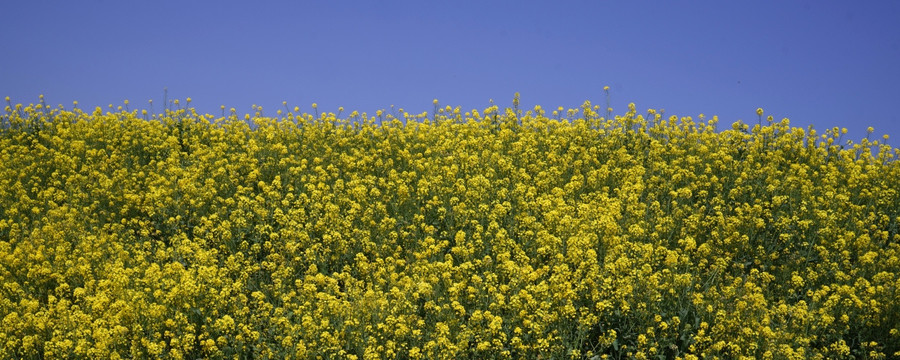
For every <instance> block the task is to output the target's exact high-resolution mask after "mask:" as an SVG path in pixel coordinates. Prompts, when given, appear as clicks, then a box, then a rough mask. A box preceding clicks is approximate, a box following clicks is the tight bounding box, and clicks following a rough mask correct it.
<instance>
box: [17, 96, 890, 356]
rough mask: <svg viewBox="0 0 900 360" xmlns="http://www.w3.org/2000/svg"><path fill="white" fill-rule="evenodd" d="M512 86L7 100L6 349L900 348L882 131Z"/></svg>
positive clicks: (261, 352) (715, 352) (784, 351)
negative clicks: (377, 97)
mask: <svg viewBox="0 0 900 360" xmlns="http://www.w3.org/2000/svg"><path fill="white" fill-rule="evenodd" d="M603 89H604V91H606V92H607V95H608V90H609V88H608V87H604V88H603ZM514 101H515V104H514V105H515V106H514V107H513V108H508V109H500V108H499V107H498V106H496V105H493V103H492V106H491V107H488V108H486V109H483V110H476V109H473V110H470V111H463V110H461V109H460V108H459V107H456V108H452V107H449V106H448V107H445V108H440V107H438V102H437V100H434V106H435V111H434V112H433V113H431V114H429V113H424V114H411V113H407V112H405V111H403V110H402V109H400V110H399V111H396V110H394V109H393V108H392V109H391V110H389V111H378V112H377V113H376V114H374V115H369V114H366V113H360V112H356V111H354V112H352V113H351V114H350V115H349V117H348V118H339V117H338V116H339V115H336V114H334V113H330V112H319V109H318V106H317V105H316V104H312V108H313V109H315V110H316V111H315V114H306V113H299V107H293V112H289V111H290V108H289V107H288V106H287V104H286V103H283V104H282V105H284V110H283V111H281V110H279V112H278V113H277V115H278V117H277V118H270V117H265V116H263V114H262V108H261V107H256V106H255V107H254V110H255V111H256V113H255V114H246V115H245V116H239V115H238V114H237V113H236V112H235V110H234V109H231V111H230V114H226V113H225V111H224V109H225V108H224V107H222V112H223V113H222V117H218V118H217V117H214V116H211V115H201V114H198V113H196V111H195V110H194V109H193V108H190V107H187V108H181V107H178V109H177V110H167V111H166V112H165V113H163V114H159V115H149V116H148V115H147V112H146V111H139V110H128V109H127V106H126V110H124V111H123V110H119V111H117V112H112V111H106V112H105V111H104V110H103V109H102V108H97V109H96V110H95V111H93V112H91V113H86V112H83V111H82V110H81V109H78V108H74V109H73V110H71V111H69V110H64V109H62V108H59V109H55V108H50V107H48V106H46V104H44V103H43V100H42V101H41V103H40V104H37V105H35V104H30V105H22V104H17V105H13V104H12V103H9V99H8V98H7V102H8V106H7V107H6V112H5V113H4V114H2V116H0V259H2V261H0V279H2V288H0V358H34V359H38V358H47V359H53V358H173V359H193V358H222V357H224V358H234V357H248V358H249V357H258V358H295V359H395V358H412V359H458V358H477V359H482V358H498V359H520V358H522V359H539V358H540V359H563V358H566V359H571V358H574V359H606V358H623V357H624V358H638V359H642V358H643V359H649V358H670V359H677V358H681V359H698V358H709V359H715V358H719V359H736V358H819V359H825V358H842V357H844V358H849V357H856V358H861V357H873V358H879V357H880V358H886V357H893V356H900V329H898V324H900V165H898V162H897V161H895V158H896V156H897V155H898V152H897V151H896V150H895V149H892V148H891V147H889V146H887V145H885V144H884V143H880V142H879V141H870V140H869V139H868V138H866V139H863V140H862V141H861V142H859V143H852V142H848V141H843V142H842V140H841V139H840V135H842V134H843V133H844V132H845V131H844V130H839V129H829V130H826V131H824V133H823V134H820V133H818V132H817V131H816V130H814V129H812V128H806V129H804V128H794V127H791V126H790V124H789V122H788V121H787V120H786V119H785V120H782V121H780V122H775V121H769V122H768V123H767V124H766V125H762V124H757V125H755V126H753V127H750V125H748V124H743V123H740V122H738V123H735V124H734V125H733V126H732V127H727V130H724V131H720V130H718V128H719V125H718V118H716V117H712V119H710V120H707V119H706V118H705V116H703V115H701V116H699V117H698V119H699V120H696V119H694V118H692V117H689V116H686V117H678V116H674V115H668V114H667V115H666V116H668V117H666V116H663V111H661V110H660V111H657V110H652V109H651V110H649V111H647V114H646V115H643V114H639V113H637V111H636V106H635V105H634V104H629V105H628V112H627V113H626V114H624V115H621V116H614V117H610V115H609V113H610V112H611V111H612V110H611V109H608V112H607V113H606V114H599V113H598V112H597V111H598V110H599V109H601V107H599V106H596V105H592V104H591V103H590V102H585V103H584V104H583V105H582V106H581V107H579V108H577V109H568V110H565V111H564V109H562V108H559V109H557V110H555V111H553V114H552V115H553V117H554V118H548V117H545V116H544V110H543V108H541V107H535V108H534V109H533V110H529V111H524V112H523V110H525V109H519V107H518V94H517V96H516V99H515V100H514ZM186 102H187V103H190V99H188V100H187V101H186ZM75 104H77V103H75ZM151 104H152V103H151ZM175 104H178V102H177V101H176V102H175ZM126 105H127V104H126ZM606 108H609V106H608V104H607V106H606ZM342 110H343V109H340V110H339V111H338V113H339V114H340V113H341V112H342ZM757 114H758V115H759V116H760V117H761V116H762V109H758V110H757ZM602 115H606V117H603V116H602ZM244 119H247V120H248V121H249V122H245V121H244ZM869 132H871V130H870V131H869Z"/></svg>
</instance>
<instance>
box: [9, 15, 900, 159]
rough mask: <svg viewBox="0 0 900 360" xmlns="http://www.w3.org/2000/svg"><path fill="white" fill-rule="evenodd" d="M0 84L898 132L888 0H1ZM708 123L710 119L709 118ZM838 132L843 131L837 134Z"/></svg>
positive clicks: (207, 101) (894, 26) (96, 98)
mask: <svg viewBox="0 0 900 360" xmlns="http://www.w3.org/2000/svg"><path fill="white" fill-rule="evenodd" d="M2 8H3V13H4V16H3V19H4V20H3V21H2V22H0V38H2V47H3V49H4V51H3V53H4V55H2V56H0V96H10V97H11V98H12V101H13V102H14V103H19V102H21V103H30V102H37V101H38V95H39V94H44V95H45V97H46V100H47V102H49V103H52V104H64V105H65V106H67V107H71V104H72V101H73V100H77V101H78V102H79V107H82V108H93V107H94V106H98V105H99V106H104V107H105V106H106V105H107V104H113V105H121V104H122V102H123V101H124V100H126V99H128V100H130V102H131V107H132V108H134V107H138V108H146V107H147V101H148V100H150V99H153V100H154V106H155V107H156V109H157V110H158V109H159V106H160V104H161V103H162V102H163V89H164V88H168V97H169V99H175V98H178V99H184V98H187V97H191V98H192V99H193V103H192V104H193V105H194V106H195V107H196V108H197V109H198V111H200V112H204V113H212V114H220V110H219V106H220V105H226V106H227V107H234V108H236V109H237V110H238V112H240V113H249V112H252V109H251V105H253V104H258V105H261V106H263V107H264V111H265V112H266V113H267V114H270V115H273V114H274V113H275V111H276V110H277V109H279V108H282V106H281V103H282V101H287V102H288V104H289V106H290V107H293V106H300V107H301V109H302V110H305V111H311V106H310V105H311V104H312V103H314V102H315V103H318V105H319V110H320V111H331V112H336V111H337V108H338V107H339V106H343V107H345V108H346V109H347V110H348V111H349V110H359V111H366V112H369V113H373V112H374V111H375V110H378V109H386V108H389V107H390V106H391V105H395V106H396V107H398V108H404V109H405V110H407V111H410V112H422V111H430V110H431V109H432V105H431V101H432V99H434V98H437V99H439V101H440V102H441V104H442V105H451V106H454V107H455V106H461V107H462V108H463V109H464V110H470V109H473V108H477V109H483V108H484V107H487V106H489V100H490V99H494V101H495V102H496V103H497V104H498V105H500V106H509V105H511V101H512V97H513V94H514V93H515V92H520V93H521V102H522V105H523V106H526V107H532V106H533V105H535V104H540V105H542V106H543V107H544V108H556V107H557V106H564V107H567V108H568V107H577V106H578V105H580V104H581V103H582V102H583V101H584V100H590V101H592V102H593V103H595V104H600V105H604V104H605V97H604V94H603V90H602V88H603V86H606V85H608V86H610V94H611V98H612V102H611V104H612V106H613V108H614V113H619V114H621V113H624V111H625V110H626V104H628V103H629V102H634V103H636V104H637V107H638V109H642V110H643V109H648V108H656V109H665V111H666V114H670V115H671V114H676V115H680V116H684V115H691V116H695V117H696V115H698V114H700V113H704V114H706V115H707V116H712V115H718V116H719V117H720V122H721V123H722V124H730V123H731V122H733V121H736V120H738V119H742V120H744V121H746V122H749V123H755V122H756V114H755V110H756V108H757V107H762V108H764V109H765V111H766V114H769V115H773V116H774V117H775V118H776V119H781V118H783V117H787V118H789V119H791V123H792V125H794V126H803V127H806V126H808V125H809V124H814V126H815V127H816V128H817V129H818V130H819V131H820V132H822V131H824V129H826V128H829V127H833V126H839V127H847V128H848V129H849V130H850V134H849V135H851V137H849V138H852V139H859V138H861V137H863V136H865V128H866V127H868V126H873V127H875V135H878V136H880V135H881V134H885V133H886V134H889V135H891V137H892V139H891V141H889V143H890V144H892V145H896V144H897V143H898V141H900V111H898V110H900V109H895V107H897V105H898V104H900V66H898V65H897V64H900V1H740V2H737V1H689V2H688V1H654V2H649V1H556V2H549V1H548V2H530V1H360V2H355V1H327V2H326V1H321V2H303V1H297V2H287V1H278V2H275V1H259V2H253V3H251V2H232V1H10V2H5V4H4V5H3V6H2ZM720 128H721V127H720ZM845 139H846V137H845Z"/></svg>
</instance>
